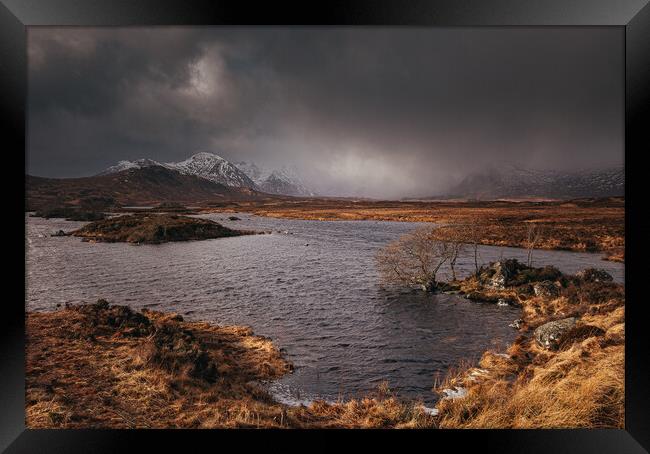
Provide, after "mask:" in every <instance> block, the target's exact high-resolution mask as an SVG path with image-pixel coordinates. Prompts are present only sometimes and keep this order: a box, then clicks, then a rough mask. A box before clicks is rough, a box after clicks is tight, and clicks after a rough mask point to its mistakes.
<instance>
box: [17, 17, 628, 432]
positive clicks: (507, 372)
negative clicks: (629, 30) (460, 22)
mask: <svg viewBox="0 0 650 454" xmlns="http://www.w3.org/2000/svg"><path fill="white" fill-rule="evenodd" d="M623 44H624V32H623V30H622V29H620V28H616V27H584V28H571V27H538V28H526V27H512V28H509V27H504V28H497V27H474V28H464V27H449V28H445V27H379V26H375V27H279V26H278V27H243V26H241V27H234V26H227V27H226V26H221V27H217V26H214V27H212V26H210V27H171V26H164V27H94V28H92V27H47V26H38V27H29V28H28V32H27V56H28V69H27V73H28V85H27V86H28V99H27V112H26V122H27V138H26V139H27V149H26V169H25V173H26V175H25V213H24V214H25V236H26V237H25V279H26V288H25V295H26V301H25V357H26V362H25V424H26V426H27V428H33V429H41V428H54V429H154V428H155V429H162V428H191V429H495V428H496V429H558V428H562V429H566V428H597V429H602V428H621V429H622V428H625V163H624V104H623V98H624V94H625V86H624V77H623V76H624V72H623V71H624V60H623V53H622V49H623Z"/></svg>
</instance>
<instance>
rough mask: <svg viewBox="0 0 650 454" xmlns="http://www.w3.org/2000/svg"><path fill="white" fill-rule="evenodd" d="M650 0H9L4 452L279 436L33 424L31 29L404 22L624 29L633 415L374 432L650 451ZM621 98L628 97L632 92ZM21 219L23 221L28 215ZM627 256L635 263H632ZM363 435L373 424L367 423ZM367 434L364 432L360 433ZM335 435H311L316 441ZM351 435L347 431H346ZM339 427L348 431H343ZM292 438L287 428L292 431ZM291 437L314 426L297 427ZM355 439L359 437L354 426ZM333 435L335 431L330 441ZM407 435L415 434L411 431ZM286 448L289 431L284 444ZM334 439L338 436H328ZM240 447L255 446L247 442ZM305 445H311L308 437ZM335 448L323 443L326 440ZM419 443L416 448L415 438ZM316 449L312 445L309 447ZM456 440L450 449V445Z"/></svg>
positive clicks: (3, 22) (0, 445)
mask: <svg viewBox="0 0 650 454" xmlns="http://www.w3.org/2000/svg"><path fill="white" fill-rule="evenodd" d="M648 2H649V0H616V1H612V0H610V1H608V0H591V1H590V0H546V1H541V0H490V1H488V0H408V1H402V2H399V1H393V0H347V1H343V0H330V1H328V2H301V3H296V4H294V3H289V2H286V3H280V2H250V1H244V0H240V1H224V0H212V1H203V0H195V1H187V0H185V1H182V0H179V1H171V0H132V1H128V0H113V1H108V0H104V1H100V0H85V1H75V0H43V1H36V0H0V90H1V91H0V106H2V118H3V121H2V126H3V134H2V137H3V139H4V140H3V147H2V148H3V161H2V162H3V163H4V164H5V166H7V167H6V168H5V169H3V170H4V171H3V173H2V175H3V177H2V182H3V183H2V184H3V188H4V192H3V194H5V195H11V197H7V199H8V200H9V201H8V204H6V206H5V208H6V210H8V212H7V213H8V215H7V218H8V219H9V222H5V224H6V226H8V230H7V233H6V236H5V241H6V242H7V243H11V244H12V245H14V246H15V247H14V248H13V250H12V252H11V254H12V255H11V257H10V258H11V259H12V261H11V262H10V261H9V260H6V261H5V270H6V274H5V276H6V279H7V280H6V281H5V282H6V284H8V285H9V287H10V288H11V289H12V290H15V291H16V293H13V292H12V293H11V295H12V296H11V297H7V298H6V299H5V302H4V307H3V312H2V315H0V320H2V329H1V330H0V336H2V338H1V341H0V361H1V373H0V449H5V448H6V452H11V453H17V452H77V451H83V452H114V451H118V450H121V451H126V450H128V448H130V447H134V446H136V445H135V443H136V442H142V441H145V442H146V443H147V444H149V449H150V450H153V449H157V446H160V447H162V446H165V447H167V448H170V447H174V446H184V447H185V448H184V449H187V446H195V445H196V444H197V443H206V444H207V445H206V446H212V449H218V448H220V447H221V448H224V449H231V448H227V447H226V444H225V443H226V441H235V439H236V438H238V437H240V438H242V439H243V440H245V443H248V442H250V441H251V440H253V439H259V438H266V437H269V436H277V435H278V432H277V431H257V432H255V437H252V436H249V435H251V432H249V431H246V432H245V437H241V434H242V432H240V431H185V430H179V431H173V430H169V431H167V430H158V431H139V430H138V431H112V430H30V429H26V428H25V400H24V399H25V397H24V391H25V390H24V384H25V377H24V359H25V355H24V321H25V318H24V315H25V307H24V301H20V299H19V298H20V295H21V294H22V295H23V297H25V269H24V266H22V267H21V266H18V265H17V263H19V262H22V263H23V265H24V261H25V247H24V246H25V245H24V243H23V245H22V247H21V246H19V242H18V241H11V240H10V238H11V239H13V238H18V237H19V236H20V235H24V234H25V224H24V208H25V206H24V202H25V199H24V196H21V195H20V194H19V191H18V190H17V189H16V188H17V187H18V185H20V184H21V182H22V185H23V186H22V187H23V188H24V184H25V179H24V177H25V173H26V165H25V163H26V159H23V161H22V164H23V166H24V170H22V169H21V165H20V164H19V163H20V162H21V161H20V156H21V153H24V154H23V155H22V156H23V157H24V158H26V145H27V144H26V135H25V131H26V115H25V114H26V99H27V55H26V27H29V26H37V25H65V26H78V25H85V26H116V25H121V26H125V25H126V26H135V25H225V24H228V25H267V24H278V25H293V24H295V25H400V26H409V25H417V26H445V27H450V26H497V27H502V26H508V27H513V26H516V27H527V26H536V27H537V26H562V27H564V26H614V27H623V28H624V29H625V49H622V50H621V51H622V52H624V53H625V68H622V75H621V76H622V77H623V72H624V77H625V100H624V102H625V198H626V224H625V226H626V237H627V241H626V251H625V256H626V262H627V263H626V268H625V282H626V292H627V297H626V300H627V302H628V303H627V304H626V306H627V307H626V331H627V341H626V409H625V411H626V422H625V430H597V429H590V430H509V431H493V430H479V431H476V430H467V431H449V430H435V431H404V432H399V431H392V432H390V435H387V432H384V431H380V432H373V435H372V437H369V438H372V439H373V440H375V441H378V440H379V441H383V440H385V439H386V438H387V437H391V438H393V437H399V438H400V439H403V440H404V442H408V441H410V440H411V438H412V437H414V436H415V437H418V438H419V440H418V441H421V442H423V443H425V444H423V445H422V446H429V447H430V449H436V446H437V447H438V449H443V448H442V446H445V445H447V446H453V449H454V450H458V449H459V448H460V449H461V451H462V449H463V448H467V447H469V445H473V446H475V447H476V449H482V450H485V449H488V450H495V451H499V452H502V453H503V452H528V453H537V452H539V453H542V452H544V453H548V452H572V453H582V452H585V453H587V452H589V453H592V452H618V453H627V452H630V453H632V452H647V450H650V410H649V409H650V399H649V397H648V396H649V393H648V384H649V381H650V380H648V377H649V376H650V367H649V366H648V361H646V360H647V358H648V343H649V340H648V339H649V337H648V336H647V333H645V332H644V328H645V326H646V320H647V319H645V318H644V316H643V313H644V311H643V309H644V307H643V306H644V305H645V304H648V302H647V298H644V296H646V295H645V293H644V288H643V273H644V272H645V269H644V265H645V263H644V257H645V256H647V254H648V252H649V251H648V249H649V248H648V240H647V236H648V233H650V231H649V230H650V229H649V227H650V225H649V222H648V221H647V220H646V219H648V216H647V213H646V212H645V210H644V201H645V200H644V197H645V194H644V191H643V189H644V177H645V172H646V171H647V170H646V169H647V167H646V166H644V154H645V153H648V152H650V146H649V145H650V119H649V115H648V114H649V110H650V90H649V87H650V6H649V5H648ZM622 101H623V100H622ZM19 219H20V221H19ZM627 265H629V266H627ZM361 432H363V431H361ZM361 432H355V434H356V433H361ZM329 433H331V432H322V431H318V432H315V433H310V434H309V436H310V440H309V441H308V443H309V444H310V445H313V444H314V441H317V440H321V439H322V440H323V441H324V442H325V443H327V442H328V441H329V440H330V436H329ZM349 433H350V432H346V436H350V435H349ZM337 434H341V432H339V431H337ZM285 435H287V434H286V433H285ZM288 435H290V436H292V437H293V436H295V435H304V432H302V433H298V434H297V433H296V432H289V433H288ZM352 436H354V437H357V436H360V435H352ZM326 437H327V438H326ZM407 437H408V438H407ZM281 443H282V444H281V445H278V447H279V448H282V449H283V448H284V447H285V446H287V443H291V442H290V441H289V440H285V441H283V442H281ZM330 443H332V442H330ZM241 446H246V447H247V446H248V445H247V444H244V445H241ZM303 446H304V445H303ZM323 446H325V445H323ZM413 446H415V445H413ZM304 447H305V448H306V449H309V448H310V447H311V446H304ZM446 449H451V448H446Z"/></svg>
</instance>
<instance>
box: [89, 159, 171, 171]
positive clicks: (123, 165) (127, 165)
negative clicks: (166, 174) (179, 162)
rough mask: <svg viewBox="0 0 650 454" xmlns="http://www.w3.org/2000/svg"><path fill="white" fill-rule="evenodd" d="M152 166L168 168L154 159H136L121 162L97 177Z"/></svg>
mask: <svg viewBox="0 0 650 454" xmlns="http://www.w3.org/2000/svg"><path fill="white" fill-rule="evenodd" d="M151 166H162V167H166V165H165V164H163V163H160V162H158V161H154V160H153V159H147V158H142V159H136V160H135V161H119V162H118V163H117V164H115V165H114V166H110V167H109V168H108V169H106V170H104V171H103V172H100V173H98V174H97V175H110V174H111V173H118V172H123V171H125V170H130V169H143V168H145V167H151Z"/></svg>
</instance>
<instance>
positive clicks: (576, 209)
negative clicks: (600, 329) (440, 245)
mask: <svg viewBox="0 0 650 454" xmlns="http://www.w3.org/2000/svg"><path fill="white" fill-rule="evenodd" d="M199 211H200V212H201V213H203V214H210V213H229V212H245V213H250V214H254V215H256V216H265V217H269V218H276V219H299V220H318V221H392V222H424V223H435V224H438V225H439V226H440V227H442V229H441V231H440V235H441V236H440V239H449V238H451V237H452V236H454V234H455V232H453V231H451V230H452V229H449V227H451V226H453V225H454V224H474V225H477V226H479V227H480V229H479V230H480V232H481V237H480V238H479V239H478V244H481V245H485V246H505V247H520V248H522V247H523V248H526V241H527V238H526V237H527V228H528V226H530V225H536V226H538V227H539V229H540V232H541V238H540V240H539V241H538V242H537V244H535V245H534V247H533V249H536V250H565V251H573V252H594V253H602V254H604V257H603V259H604V260H611V261H616V262H624V261H625V256H624V248H625V234H624V223H625V222H624V221H625V206H624V200H623V199H620V198H610V199H604V200H600V199H596V200H581V201H552V202H530V201H520V202H505V201H494V202H487V201H486V202H440V201H439V202H378V201H372V202H371V201H357V202H354V201H336V200H301V199H298V200H294V201H280V202H273V203H268V202H240V203H234V202H233V203H226V204H223V205H222V206H219V207H209V208H202V209H200V210H199Z"/></svg>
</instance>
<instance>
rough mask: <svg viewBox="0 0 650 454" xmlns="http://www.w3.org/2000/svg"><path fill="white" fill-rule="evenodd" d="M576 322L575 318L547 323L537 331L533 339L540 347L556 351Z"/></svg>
mask: <svg viewBox="0 0 650 454" xmlns="http://www.w3.org/2000/svg"><path fill="white" fill-rule="evenodd" d="M576 321H577V319H576V318H575V317H569V318H564V319H562V320H556V321H554V322H548V323H545V324H543V325H542V326H539V327H537V329H535V332H534V333H533V337H534V338H535V341H536V342H537V344H539V346H541V347H543V348H546V349H549V350H551V349H552V350H555V349H557V348H558V346H559V345H560V342H561V340H562V336H563V335H564V334H566V333H567V332H568V331H570V330H571V329H573V327H574V326H575V325H576Z"/></svg>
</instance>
